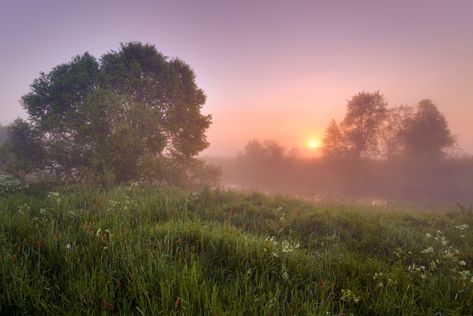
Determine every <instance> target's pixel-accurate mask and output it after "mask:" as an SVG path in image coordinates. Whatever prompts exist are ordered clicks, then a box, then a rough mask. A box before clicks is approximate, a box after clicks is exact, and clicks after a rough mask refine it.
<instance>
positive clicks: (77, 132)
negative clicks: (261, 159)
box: [1, 42, 219, 185]
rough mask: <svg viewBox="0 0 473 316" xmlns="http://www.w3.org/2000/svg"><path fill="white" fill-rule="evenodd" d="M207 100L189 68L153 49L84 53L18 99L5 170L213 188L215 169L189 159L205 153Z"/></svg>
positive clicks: (4, 158) (133, 44) (43, 76)
mask: <svg viewBox="0 0 473 316" xmlns="http://www.w3.org/2000/svg"><path fill="white" fill-rule="evenodd" d="M205 100H206V96H205V94H204V92H203V91H202V90H201V89H200V88H199V87H197V85H196V83H195V75H194V72H193V71H192V69H191V68H190V67H189V66H188V65H187V64H185V63H184V62H183V61H181V60H179V59H170V58H168V57H165V56H163V55H162V54H161V53H160V52H158V51H157V50H156V48H155V47H154V46H151V45H144V44H141V43H137V42H131V43H127V44H123V45H122V46H121V47H120V49H119V50H118V51H111V52H109V53H106V54H105V55H103V56H102V57H101V58H100V59H97V58H95V57H93V56H92V55H90V54H89V53H85V54H82V55H80V56H77V57H74V58H73V59H72V60H71V61H70V62H68V63H65V64H61V65H58V66H56V67H55V68H54V69H53V70H52V71H51V72H49V73H41V74H40V76H39V77H38V78H37V79H35V80H34V81H33V83H32V85H31V91H30V92H29V93H28V94H26V95H24V96H23V97H22V99H21V102H22V105H23V107H24V109H25V110H26V111H27V113H28V120H22V119H18V120H16V121H15V122H14V123H13V124H12V125H11V126H9V128H8V139H7V140H6V143H5V144H4V146H3V148H2V154H1V161H2V164H3V169H4V170H5V171H7V172H8V173H11V174H14V175H16V176H18V177H25V176H27V175H34V176H35V177H38V178H52V179H55V180H60V181H73V182H91V183H100V184H108V183H122V182H127V181H132V180H149V181H154V182H160V183H167V184H171V185H197V184H203V183H209V184H211V183H215V182H216V181H217V179H218V176H219V170H218V168H215V167H212V166H208V165H206V164H205V163H204V162H203V161H202V160H199V159H197V158H196V156H197V154H198V153H199V152H201V151H202V150H203V149H205V148H206V147H207V146H208V142H207V141H206V136H205V132H206V130H207V129H208V127H209V126H210V123H211V117H210V115H204V114H202V112H201V108H202V106H203V104H204V103H205ZM2 131H4V130H3V129H2Z"/></svg>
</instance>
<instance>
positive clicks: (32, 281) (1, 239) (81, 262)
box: [0, 185, 473, 315]
mask: <svg viewBox="0 0 473 316" xmlns="http://www.w3.org/2000/svg"><path fill="white" fill-rule="evenodd" d="M472 228H473V216H472V214H471V213H469V212H454V211H449V212H443V213H442V212H438V211H435V212H429V211H425V210H423V211H422V212H417V211H416V209H407V208H403V210H400V211H399V210H395V209H393V210H391V209H386V208H379V207H369V206H360V205H350V204H346V203H343V204H337V203H335V202H330V203H328V202H327V203H326V202H318V203H316V204H314V203H308V202H303V201H298V200H294V199H286V198H283V197H277V196H274V197H267V196H263V195H260V194H257V193H254V194H241V193H234V192H223V191H218V190H203V191H199V192H188V191H183V190H178V189H171V188H162V187H143V186H136V185H133V186H128V187H115V188H110V189H107V190H97V189H95V188H92V187H70V188H61V189H58V188H56V189H55V188H49V189H38V188H31V189H29V190H25V191H24V192H11V193H7V194H4V195H3V196H2V199H1V200H0V247H1V249H2V256H0V273H1V275H2V278H0V314H59V315H61V314H62V315H66V314H67V315H70V314H108V313H109V314H116V313H120V314H137V315H140V314H141V315H143V314H144V315H154V314H164V315H173V314H176V315H180V314H182V315H188V314H216V315H225V314H226V315H296V314H297V315H301V314H302V315H303V314H307V315H310V314H316V315H317V314H327V313H328V314H338V313H345V314H376V315H380V314H382V315H399V314H435V313H448V314H458V315H465V314H472V313H473V275H472V269H473V251H472V248H471V245H472V242H473V231H472Z"/></svg>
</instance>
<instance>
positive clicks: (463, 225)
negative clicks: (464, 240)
mask: <svg viewBox="0 0 473 316" xmlns="http://www.w3.org/2000/svg"><path fill="white" fill-rule="evenodd" d="M469 227H470V226H468V224H462V225H456V226H455V228H456V229H458V230H465V229H468V228H469Z"/></svg>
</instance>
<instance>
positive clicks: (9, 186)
mask: <svg viewBox="0 0 473 316" xmlns="http://www.w3.org/2000/svg"><path fill="white" fill-rule="evenodd" d="M24 188H25V186H24V185H23V184H22V183H21V182H20V180H18V179H15V178H14V177H12V176H9V175H0V195H1V194H7V193H13V192H18V191H21V190H23V189H24Z"/></svg>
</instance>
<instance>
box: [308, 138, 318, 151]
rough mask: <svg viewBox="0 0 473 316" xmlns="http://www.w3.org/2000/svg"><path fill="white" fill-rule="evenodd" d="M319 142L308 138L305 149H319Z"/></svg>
mask: <svg viewBox="0 0 473 316" xmlns="http://www.w3.org/2000/svg"><path fill="white" fill-rule="evenodd" d="M320 145H321V144H320V140H318V139H317V138H313V137H311V138H309V139H308V140H307V142H306V146H307V148H309V149H318V148H320Z"/></svg>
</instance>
